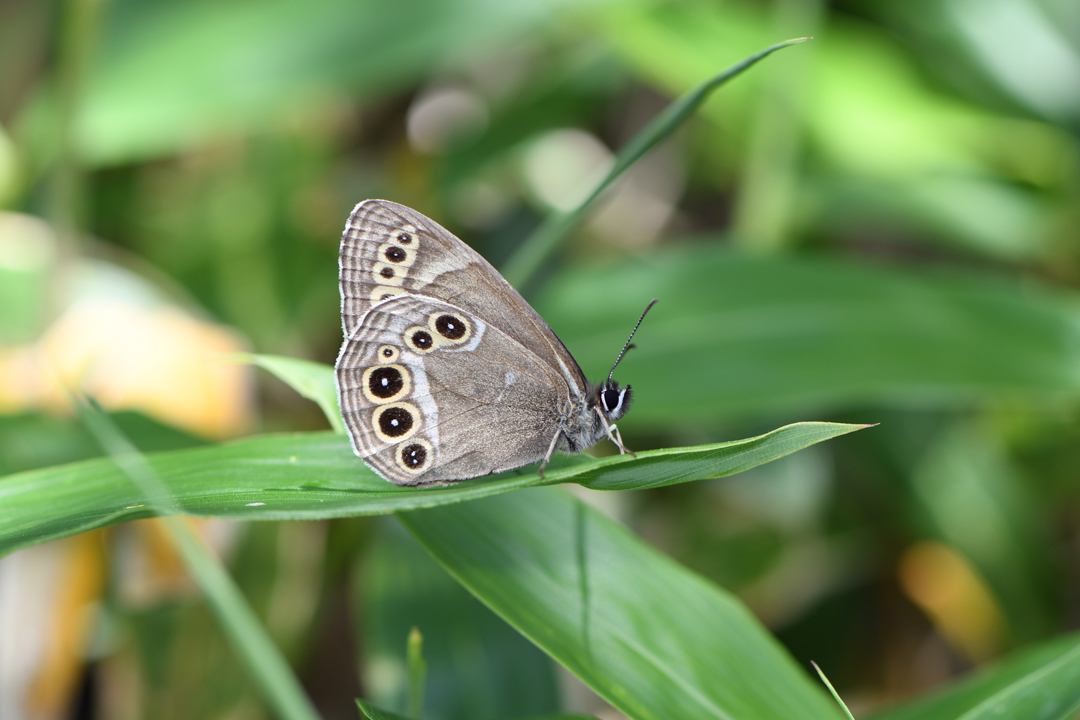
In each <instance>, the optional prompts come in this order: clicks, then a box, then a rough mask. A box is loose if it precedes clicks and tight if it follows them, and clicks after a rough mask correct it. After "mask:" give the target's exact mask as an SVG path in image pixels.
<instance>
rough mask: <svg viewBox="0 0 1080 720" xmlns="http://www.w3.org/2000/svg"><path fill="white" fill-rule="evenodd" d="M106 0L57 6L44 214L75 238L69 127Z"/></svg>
mask: <svg viewBox="0 0 1080 720" xmlns="http://www.w3.org/2000/svg"><path fill="white" fill-rule="evenodd" d="M105 2H106V0H67V2H65V3H64V6H63V9H62V13H63V15H62V19H61V31H60V43H59V48H58V53H57V60H56V71H55V76H54V78H55V79H54V82H55V93H56V94H55V98H56V105H55V108H56V115H55V118H56V119H55V125H54V131H55V137H54V142H55V152H56V156H55V158H56V166H55V168H54V170H53V173H52V177H51V179H50V180H51V183H50V187H49V214H50V216H51V219H52V221H53V224H54V225H55V227H56V228H57V230H58V231H59V232H60V233H61V234H62V235H63V236H65V237H66V238H75V237H77V235H78V229H79V228H80V227H81V225H82V219H83V218H82V216H83V212H84V202H83V193H84V188H83V173H82V165H81V163H80V162H79V156H78V148H77V147H76V143H75V127H76V126H77V122H78V115H79V111H80V108H81V106H82V97H83V91H84V88H85V86H86V79H87V77H88V75H89V68H90V65H91V61H92V58H93V55H94V48H95V47H96V45H97V36H98V32H99V30H100V28H101V19H102V14H103V12H104V6H105Z"/></svg>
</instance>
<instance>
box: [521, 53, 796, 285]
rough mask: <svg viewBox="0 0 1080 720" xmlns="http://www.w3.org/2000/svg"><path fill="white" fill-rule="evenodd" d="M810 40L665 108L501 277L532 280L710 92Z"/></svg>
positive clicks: (731, 71)
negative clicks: (581, 222) (586, 193)
mask: <svg viewBox="0 0 1080 720" xmlns="http://www.w3.org/2000/svg"><path fill="white" fill-rule="evenodd" d="M809 39H810V38H796V39H794V40H786V41H784V42H782V43H777V44H776V45H772V46H770V47H767V48H765V49H764V50H761V51H759V52H756V53H754V54H753V55H751V56H749V57H747V58H744V59H743V60H741V61H739V62H737V63H735V64H734V65H732V66H731V67H729V68H727V69H726V70H724V71H723V72H722V73H720V74H719V75H716V76H714V77H712V78H710V79H708V80H706V81H705V82H703V83H701V84H700V85H698V86H697V87H696V88H694V89H693V90H691V91H690V92H688V93H686V94H685V95H683V96H682V97H680V98H679V99H678V100H676V101H675V102H673V103H671V104H670V105H668V106H667V107H666V108H664V110H663V112H661V113H660V114H659V115H657V116H656V117H655V118H653V120H652V122H650V123H649V124H648V125H646V126H645V128H644V129H643V130H642V131H641V132H639V133H638V134H637V135H635V136H634V137H633V138H632V139H631V140H630V142H628V143H627V144H626V146H625V147H624V148H622V150H620V151H619V154H618V155H617V156H616V157H615V164H614V165H613V166H612V168H611V170H610V171H609V172H608V174H607V175H606V176H605V177H604V179H603V180H601V181H600V184H598V185H597V186H596V188H595V189H593V191H592V193H591V194H590V195H589V196H588V197H587V198H585V200H583V201H582V202H581V204H580V205H578V206H577V207H576V208H574V209H573V210H571V211H569V212H566V213H560V212H553V213H552V214H551V215H549V216H548V219H547V220H545V222H544V224H543V225H541V226H540V227H539V228H537V230H536V231H535V232H534V233H533V234H532V235H530V236H529V237H528V238H526V239H525V241H524V242H523V243H522V244H521V246H520V247H519V248H518V250H517V252H516V253H515V254H514V256H513V257H511V258H510V260H509V261H508V262H507V263H506V268H505V270H504V271H503V276H504V277H505V278H506V279H507V280H508V281H509V282H510V284H511V285H514V286H516V287H521V286H522V285H524V284H525V283H526V282H528V281H529V278H531V277H532V275H533V273H535V272H536V270H537V268H539V267H540V265H541V264H542V263H543V262H544V260H545V259H546V258H547V257H548V256H549V255H550V254H551V253H552V252H554V250H555V249H556V248H557V247H558V246H559V243H560V242H561V241H562V240H563V238H565V237H566V235H567V233H569V232H570V231H571V230H572V229H573V228H574V225H576V224H577V222H578V221H579V220H581V218H582V217H583V216H584V215H585V213H587V212H588V211H589V210H590V209H591V208H592V206H593V204H594V203H595V202H596V200H597V199H598V198H599V197H600V196H601V195H602V194H603V192H604V191H605V190H607V189H608V188H609V187H610V186H611V184H612V183H613V182H615V181H616V180H617V179H618V178H619V176H620V175H622V174H623V173H624V172H626V171H627V169H629V168H630V166H631V165H633V164H634V163H635V162H637V161H638V160H639V159H640V158H641V156H642V155H644V154H645V153H647V152H648V151H649V150H651V149H652V148H653V147H655V146H656V145H657V144H658V143H660V142H661V141H663V140H664V139H665V138H667V137H669V136H670V135H671V134H672V133H673V132H675V131H676V130H677V129H678V128H679V126H681V125H682V124H683V123H684V122H686V120H687V119H688V118H689V117H690V116H691V115H693V114H694V111H695V110H697V109H698V108H699V107H700V106H701V104H702V103H703V102H705V100H706V99H708V97H709V95H711V94H712V92H713V90H716V89H717V88H718V87H720V86H721V85H723V84H724V83H726V82H727V81H728V80H731V79H732V78H734V77H736V76H738V75H739V74H741V73H742V72H743V71H744V70H747V69H748V68H750V66H752V65H754V64H755V63H757V62H758V61H759V60H762V59H764V58H765V57H767V56H769V55H771V54H773V53H774V52H776V51H777V50H780V49H781V48H786V47H788V46H789V45H795V44H797V43H801V42H805V41H807V40H809Z"/></svg>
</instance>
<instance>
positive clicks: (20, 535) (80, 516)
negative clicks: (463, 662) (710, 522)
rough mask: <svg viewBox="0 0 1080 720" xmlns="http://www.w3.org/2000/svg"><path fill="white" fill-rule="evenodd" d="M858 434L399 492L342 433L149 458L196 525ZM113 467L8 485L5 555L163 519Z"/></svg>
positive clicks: (463, 494) (660, 468) (537, 481)
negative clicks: (208, 519)
mask: <svg viewBox="0 0 1080 720" xmlns="http://www.w3.org/2000/svg"><path fill="white" fill-rule="evenodd" d="M860 427H862V426H860V425H843V424H836V423H799V424H795V425H788V426H786V427H783V428H779V429H777V430H774V431H773V432H771V433H768V434H766V435H762V436H759V437H756V438H750V439H747V440H739V441H735V442H733V443H718V444H715V445H702V446H699V447H696V448H685V449H682V450H678V449H666V450H652V451H646V452H641V453H638V459H637V460H634V459H633V458H631V457H630V456H629V455H624V456H613V457H607V458H600V459H592V458H588V457H581V456H579V457H573V458H570V457H567V458H557V460H558V462H555V461H553V462H552V463H551V465H550V466H549V467H548V469H547V471H546V472H545V475H546V478H545V479H541V478H540V477H539V476H538V475H537V474H536V473H535V472H532V471H530V470H529V469H522V470H515V471H510V472H506V473H502V474H500V475H494V476H490V477H486V478H477V479H474V480H469V481H467V482H462V483H458V484H456V485H451V486H449V487H438V488H430V489H416V488H405V487H398V486H396V485H392V484H391V483H389V482H387V481H385V480H383V479H382V478H381V477H379V476H378V475H376V474H375V473H374V472H372V471H371V470H370V469H368V467H367V466H366V465H364V464H363V463H362V462H361V461H360V460H359V459H358V458H357V457H356V456H355V455H353V454H352V451H351V448H350V447H349V444H348V441H347V440H346V439H345V438H343V437H341V436H340V435H336V434H333V433H328V432H327V433H309V434H301V433H297V434H294V435H264V436H260V437H255V438H251V439H248V440H242V441H239V442H235V443H230V444H227V445H220V446H216V447H210V448H200V449H195V450H187V451H180V452H171V453H157V454H151V455H147V456H146V457H147V460H148V461H149V463H150V465H151V467H152V468H153V469H154V471H155V472H156V473H157V474H158V475H159V476H160V477H161V478H162V482H163V483H164V484H165V489H167V491H168V492H169V495H170V499H171V500H170V501H171V505H170V508H175V509H177V510H180V511H182V512H184V513H185V514H188V515H206V516H215V517H228V518H235V519H244V520H257V519H275V520H310V519H319V518H330V517H343V516H349V515H381V514H385V513H391V512H399V511H403V510H413V509H416V508H424V507H432V506H435V505H441V504H443V503H452V502H461V501H464V500H472V499H476V498H480V497H486V496H489V495H494V494H498V493H503V492H507V491H508V490H514V489H517V488H522V487H530V486H534V485H542V484H555V483H561V482H577V483H580V484H582V485H586V486H588V487H595V488H599V489H605V490H616V489H618V490H630V489H634V488H645V487H658V486H661V485H670V484H674V483H682V482H690V481H693V480H703V479H706V478H714V477H721V476H723V475H730V474H732V473H735V472H739V471H741V470H746V469H749V468H751V467H755V466H757V465H760V464H762V463H765V462H768V461H769V460H772V459H775V458H778V457H783V456H784V455H787V454H789V453H792V452H795V451H796V450H798V449H800V448H802V447H806V446H808V445H812V444H814V443H816V442H821V441H822V440H827V439H829V438H831V437H836V436H838V435H843V434H845V433H849V432H852V431H853V430H858V429H859V428H860ZM144 498H145V496H144V494H143V492H142V491H141V490H140V489H138V488H136V487H134V486H133V485H132V484H131V482H130V481H129V480H128V479H127V478H126V477H125V476H124V474H123V473H122V472H120V470H119V469H117V467H116V466H115V465H114V464H113V462H112V461H111V460H108V459H101V460H89V461H85V462H80V463H73V464H71V465H64V466H60V467H53V468H48V469H44V470H37V471H31V472H26V473H21V474H17V475H11V476H8V477H6V478H3V479H0V553H7V552H10V551H11V550H14V549H16V548H19V547H23V546H25V545H32V544H35V543H38V542H44V541H45V540H51V539H53V538H57V537H64V536H66V535H71V534H73V533H76V532H82V531H84V530H90V529H92V528H97V527H103V526H105V525H111V524H113V523H117V522H122V521H124V520H132V519H135V518H139V517H146V516H147V515H151V514H153V511H152V510H151V509H150V508H149V507H147V504H146V500H145V499H144Z"/></svg>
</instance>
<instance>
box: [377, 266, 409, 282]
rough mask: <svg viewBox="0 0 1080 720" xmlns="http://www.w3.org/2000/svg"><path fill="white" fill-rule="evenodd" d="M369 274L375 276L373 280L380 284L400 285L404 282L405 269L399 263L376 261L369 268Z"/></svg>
mask: <svg viewBox="0 0 1080 720" xmlns="http://www.w3.org/2000/svg"><path fill="white" fill-rule="evenodd" d="M371 274H372V275H374V276H375V282H377V283H379V284H380V285H393V286H395V287H400V286H401V283H403V282H405V275H406V269H405V268H403V267H401V266H400V265H391V264H390V263H384V262H377V263H375V265H374V267H372V268H371Z"/></svg>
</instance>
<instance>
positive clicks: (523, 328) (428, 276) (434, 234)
mask: <svg viewBox="0 0 1080 720" xmlns="http://www.w3.org/2000/svg"><path fill="white" fill-rule="evenodd" d="M339 268H340V273H339V285H340V289H341V322H342V329H343V330H344V333H345V337H346V338H349V337H351V336H352V333H353V331H354V329H355V328H356V327H357V325H358V324H359V323H360V322H361V318H363V317H364V314H365V313H366V312H367V311H368V310H369V309H370V308H371V307H372V306H373V305H375V304H377V303H379V302H384V301H386V300H389V299H390V298H393V297H397V296H402V295H409V294H411V295H422V296H424V297H430V298H435V299H438V300H442V301H444V302H447V303H450V304H453V305H456V306H457V307H459V308H461V309H463V310H465V311H466V312H469V313H471V314H473V315H475V316H477V317H480V318H483V319H484V321H485V322H486V323H487V324H489V325H494V326H496V327H498V328H499V329H500V330H501V331H502V332H504V333H505V334H507V335H509V336H510V337H511V338H513V339H514V340H516V341H517V342H518V343H520V344H521V345H522V346H524V347H525V348H528V349H529V350H530V351H531V352H532V353H533V355H535V356H536V357H538V358H540V359H541V360H542V361H543V362H545V363H547V364H548V365H550V366H551V367H552V368H554V369H556V370H557V371H558V372H559V373H560V375H562V377H563V378H564V379H565V381H566V385H567V386H568V390H569V392H572V393H574V394H575V395H576V396H577V397H581V396H582V395H583V394H584V392H585V388H586V386H587V383H586V380H585V376H584V374H583V373H582V372H581V368H580V367H578V364H577V362H576V361H575V360H574V358H573V356H571V355H570V352H569V351H568V350H567V349H566V347H565V346H564V345H563V344H562V341H560V340H559V338H558V337H557V336H556V335H555V333H554V332H553V331H552V330H551V328H550V327H548V324H547V323H546V322H544V319H543V318H542V317H540V315H539V314H538V313H537V312H536V311H535V310H533V309H532V307H531V306H530V305H529V304H528V303H527V302H525V300H524V298H522V297H521V295H520V294H518V292H517V290H515V289H514V288H513V287H512V286H511V285H510V284H509V283H508V282H506V280H504V279H503V277H502V276H501V275H500V274H499V273H498V271H497V270H495V268H493V267H492V266H491V265H490V264H489V263H488V261H487V260H485V259H484V258H483V257H481V256H480V255H479V254H478V253H477V252H476V251H474V250H473V249H472V248H470V247H469V246H468V245H466V244H465V243H463V242H462V241H461V240H459V239H458V238H457V237H455V236H454V235H453V234H452V233H450V232H449V231H447V230H446V229H445V228H443V227H442V226H441V225H439V224H438V223H436V222H434V221H433V220H431V219H429V218H427V217H425V216H424V215H422V214H420V213H418V212H416V211H415V210H412V209H411V208H407V207H405V206H404V205H398V204H397V203H392V202H389V201H387V200H365V201H364V202H362V203H360V204H359V205H357V206H356V207H355V208H354V209H353V212H352V214H351V215H350V216H349V221H348V223H347V224H346V225H345V232H344V233H343V235H342V238H341V254H340V258H339Z"/></svg>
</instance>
